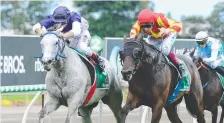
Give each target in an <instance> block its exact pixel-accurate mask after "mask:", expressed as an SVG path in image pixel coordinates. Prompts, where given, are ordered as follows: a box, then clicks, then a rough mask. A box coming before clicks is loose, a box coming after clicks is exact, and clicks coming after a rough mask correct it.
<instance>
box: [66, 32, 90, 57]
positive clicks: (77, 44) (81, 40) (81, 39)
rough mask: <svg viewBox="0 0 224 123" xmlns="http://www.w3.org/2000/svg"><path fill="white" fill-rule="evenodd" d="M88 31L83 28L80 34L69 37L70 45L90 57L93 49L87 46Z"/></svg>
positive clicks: (88, 40) (88, 39)
mask: <svg viewBox="0 0 224 123" xmlns="http://www.w3.org/2000/svg"><path fill="white" fill-rule="evenodd" d="M90 38H91V36H90V33H89V31H88V30H84V31H83V32H82V33H81V35H80V36H77V37H74V38H71V39H69V41H70V44H69V45H70V46H71V47H73V48H75V49H77V50H79V51H81V52H83V53H84V54H85V55H86V56H88V57H90V56H91V55H92V53H93V51H92V50H91V49H90V47H89V42H90Z"/></svg>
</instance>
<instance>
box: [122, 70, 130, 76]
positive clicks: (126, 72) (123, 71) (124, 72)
mask: <svg viewBox="0 0 224 123" xmlns="http://www.w3.org/2000/svg"><path fill="white" fill-rule="evenodd" d="M131 73H132V72H131V71H129V70H127V71H126V70H122V71H121V74H123V75H126V74H131Z"/></svg>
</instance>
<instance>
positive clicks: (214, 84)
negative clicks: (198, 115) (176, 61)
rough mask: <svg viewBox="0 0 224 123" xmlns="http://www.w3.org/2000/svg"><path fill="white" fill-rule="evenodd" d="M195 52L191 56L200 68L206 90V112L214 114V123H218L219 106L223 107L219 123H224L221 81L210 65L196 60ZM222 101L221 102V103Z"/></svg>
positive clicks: (198, 59)
mask: <svg viewBox="0 0 224 123" xmlns="http://www.w3.org/2000/svg"><path fill="white" fill-rule="evenodd" d="M194 52H195V50H193V51H192V52H191V53H190V54H189V55H190V57H191V58H192V60H193V62H194V63H195V64H196V66H197V67H198V72H199V74H200V78H201V82H202V85H203V90H204V97H203V101H204V106H205V110H208V111H210V112H211V113H212V123H217V114H218V106H219V105H220V106H221V107H222V114H221V118H220V121H219V123H223V117H224V111H223V110H224V101H221V98H222V94H223V92H224V90H223V87H222V84H221V80H220V79H219V77H218V75H217V73H216V71H215V70H212V69H211V68H210V67H209V66H208V65H206V64H205V63H203V62H202V59H201V58H194V57H193V55H194ZM220 101H221V102H220Z"/></svg>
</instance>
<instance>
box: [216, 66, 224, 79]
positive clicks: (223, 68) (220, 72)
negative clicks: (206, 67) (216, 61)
mask: <svg viewBox="0 0 224 123" xmlns="http://www.w3.org/2000/svg"><path fill="white" fill-rule="evenodd" d="M215 70H216V71H217V72H218V73H219V74H221V75H222V76H223V77H224V67H223V66H218V67H217V68H216V69H215Z"/></svg>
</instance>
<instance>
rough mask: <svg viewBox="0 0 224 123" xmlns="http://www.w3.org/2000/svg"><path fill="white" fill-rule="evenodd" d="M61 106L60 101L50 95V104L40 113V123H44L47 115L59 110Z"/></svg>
mask: <svg viewBox="0 0 224 123" xmlns="http://www.w3.org/2000/svg"><path fill="white" fill-rule="evenodd" d="M59 106H60V102H59V100H58V99H56V98H54V97H53V96H52V95H49V99H48V102H47V103H46V104H45V106H44V107H43V108H42V109H41V110H40V112H39V123H42V121H43V118H44V117H45V116H46V115H48V114H50V113H51V112H53V111H54V110H57V109H58V107H59Z"/></svg>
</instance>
